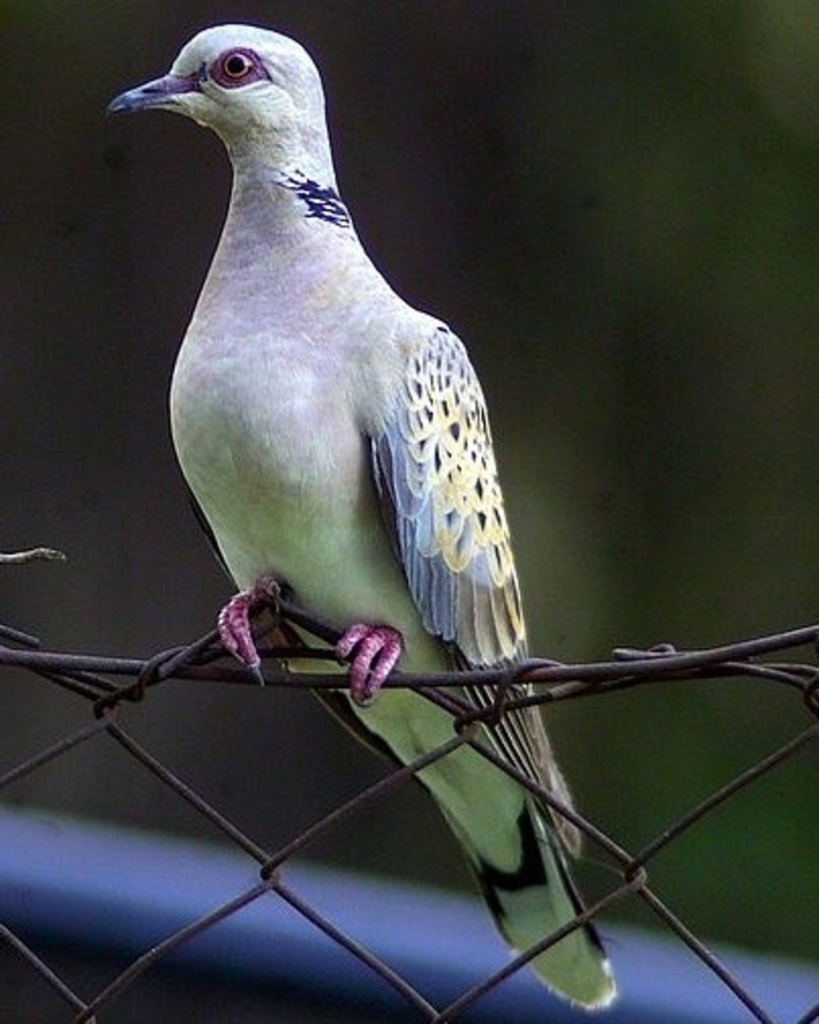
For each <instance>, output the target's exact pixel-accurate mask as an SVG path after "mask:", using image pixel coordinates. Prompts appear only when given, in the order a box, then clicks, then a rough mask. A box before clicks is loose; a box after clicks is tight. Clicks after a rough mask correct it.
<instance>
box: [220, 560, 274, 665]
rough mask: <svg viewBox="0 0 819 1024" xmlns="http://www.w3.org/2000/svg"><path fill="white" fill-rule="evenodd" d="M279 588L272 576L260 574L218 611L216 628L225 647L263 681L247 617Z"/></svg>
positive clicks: (259, 660) (259, 661)
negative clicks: (251, 583) (250, 585)
mask: <svg viewBox="0 0 819 1024" xmlns="http://www.w3.org/2000/svg"><path fill="white" fill-rule="evenodd" d="M277 591H278V584H277V582H276V580H274V579H273V578H272V577H271V576H261V577H259V579H258V580H256V582H255V583H254V585H253V586H252V587H251V588H250V589H249V590H241V591H239V593H238V594H234V595H233V597H232V598H231V599H230V600H229V601H228V603H227V604H226V605H225V606H224V608H222V610H221V611H220V612H219V617H218V618H217V620H216V628H217V629H218V631H219V639H220V640H221V641H222V646H223V647H224V648H225V650H226V651H227V652H228V653H229V654H232V655H233V657H234V658H236V659H237V660H238V661H240V662H241V663H242V664H243V665H244V666H245V668H247V669H249V670H250V671H251V672H252V673H253V674H254V675H255V676H257V677H258V679H259V681H260V682H261V683H264V677H263V676H262V671H261V668H260V666H261V663H262V662H261V658H260V657H259V652H258V651H257V650H256V644H255V642H254V640H253V630H252V629H251V627H250V617H251V615H252V614H253V612H255V611H256V610H257V609H258V608H259V606H260V605H261V604H262V603H263V602H265V601H269V600H270V598H271V597H272V596H273V595H274V594H275V593H276V592H277Z"/></svg>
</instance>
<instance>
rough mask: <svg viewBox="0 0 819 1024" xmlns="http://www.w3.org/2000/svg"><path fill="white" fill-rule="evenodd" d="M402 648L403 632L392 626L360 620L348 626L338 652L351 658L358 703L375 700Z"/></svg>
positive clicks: (345, 658)
mask: <svg viewBox="0 0 819 1024" xmlns="http://www.w3.org/2000/svg"><path fill="white" fill-rule="evenodd" d="M403 649H404V641H403V638H402V636H401V634H400V633H399V632H398V630H396V629H392V627H390V626H374V625H372V624H369V623H363V622H359V623H356V624H355V625H353V626H350V627H349V629H347V630H345V632H344V635H343V636H342V637H341V639H340V640H339V641H338V643H337V644H336V654H337V655H338V657H339V658H341V659H342V660H343V661H350V676H349V679H350V696H351V697H352V698H353V700H354V701H355V703H356V704H357V705H358V706H359V707H367V706H368V705H370V704H372V703H373V701H374V700H375V698H376V697H377V696H378V693H379V691H380V690H381V688H382V686H383V685H384V683H385V681H386V679H387V677H388V676H389V674H390V673H391V672H392V670H393V669H394V668H395V666H396V664H397V662H398V659H399V658H400V657H401V652H402V651H403ZM351 659H352V660H351Z"/></svg>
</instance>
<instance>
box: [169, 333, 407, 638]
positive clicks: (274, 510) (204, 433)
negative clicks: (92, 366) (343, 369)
mask: <svg viewBox="0 0 819 1024" xmlns="http://www.w3.org/2000/svg"><path fill="white" fill-rule="evenodd" d="M245 340H247V339H245ZM217 351H218V354H215V353H214V352H213V351H211V350H210V348H209V345H208V344H207V342H205V343H201V342H200V340H199V339H197V337H196V335H195V334H194V335H193V336H191V335H190V334H189V335H188V337H187V338H186V341H185V343H184V344H183V347H182V349H181V351H180V354H179V358H178V360H177V365H176V368H175V370H174V377H173V383H172V388H171V426H172V432H173V439H174V445H175V448H176V452H177V456H178V458H179V462H180V465H181V467H182V471H183V473H184V475H185V478H186V480H187V482H188V484H189V486H190V488H191V490H192V491H193V494H194V496H195V498H196V500H197V502H198V503H199V505H200V507H201V508H202V511H203V512H204V514H205V517H206V519H207V520H208V523H209V525H210V527H211V529H212V531H213V533H214V536H215V538H216V541H217V544H218V546H219V549H220V552H221V554H222V556H223V558H224V560H225V562H226V564H227V567H228V569H229V570H230V573H231V575H232V576H233V578H234V580H235V581H236V583H237V584H238V586H239V587H242V588H246V587H249V586H252V584H253V583H254V582H255V581H256V579H258V578H259V576H261V575H264V574H273V575H274V576H276V577H277V578H279V579H280V580H282V581H285V582H287V583H289V584H290V585H291V586H292V587H293V588H294V589H295V591H296V594H297V596H298V598H299V600H300V601H301V602H302V603H304V604H305V605H306V606H308V607H310V608H312V609H313V610H314V611H316V612H317V613H319V614H322V615H324V616H325V617H327V618H330V619H335V620H336V621H338V622H339V623H342V624H343V623H347V622H352V621H359V620H363V621H389V622H392V623H395V624H396V626H397V627H398V628H403V629H405V630H409V631H414V630H415V629H417V613H416V611H415V608H414V605H413V604H412V602H411V599H410V598H409V594H408V592H407V589H406V584H405V582H404V580H403V577H402V572H401V569H400V566H399V564H398V561H397V559H396V557H395V555H394V554H393V551H392V548H391V545H390V542H389V539H388V537H387V534H386V531H385V529H384V524H383V521H382V518H381V514H380V509H379V507H378V502H377V497H376V492H375V486H374V483H373V479H372V471H371V461H370V460H371V456H370V451H369V441H368V439H367V438H366V437H365V436H364V434H363V433H362V432H361V430H360V428H359V427H358V425H357V424H356V422H355V421H354V419H353V412H352V410H351V409H350V406H349V402H348V401H345V400H344V398H343V396H342V394H341V393H340V391H339V390H338V387H337V386H336V385H335V384H334V376H333V374H332V373H330V374H328V373H327V372H326V371H327V366H326V364H325V365H324V366H323V367H321V366H319V365H317V363H316V361H315V358H314V357H313V356H312V355H311V353H310V351H309V350H308V349H306V348H305V350H304V351H303V352H302V353H301V358H300V359H284V360H282V359H280V358H278V357H277V355H276V353H275V352H271V346H270V342H269V339H268V343H267V346H266V347H265V346H264V345H259V344H257V345H256V346H255V348H254V346H253V345H252V344H251V345H249V346H247V347H246V348H245V349H244V350H243V349H242V348H241V347H240V346H235V345H227V346H226V345H225V344H224V343H222V344H220V345H219V346H218V350H217Z"/></svg>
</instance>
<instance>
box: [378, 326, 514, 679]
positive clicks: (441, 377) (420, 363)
mask: <svg viewBox="0 0 819 1024" xmlns="http://www.w3.org/2000/svg"><path fill="white" fill-rule="evenodd" d="M373 452H374V459H375V473H376V483H377V485H378V490H379V494H380V496H381V499H382V504H383V506H384V512H385V518H386V521H387V524H388V527H389V529H390V531H391V533H392V536H393V540H394V543H395V546H396V549H397V552H398V555H399V557H400V559H401V563H402V564H403V567H404V572H405V574H406V577H407V582H408V584H409V588H410V591H411V592H412V596H413V598H414V599H415V603H416V605H417V606H418V609H419V611H420V613H421V616H422V618H423V622H424V626H425V627H426V629H427V630H429V632H430V633H432V634H434V635H435V636H439V637H440V638H441V639H442V640H443V641H444V642H445V643H446V644H450V645H454V647H455V648H457V651H458V652H459V653H460V655H461V656H462V658H463V660H464V661H465V662H466V663H467V664H469V665H472V666H488V665H500V664H509V663H512V662H514V661H516V660H518V659H519V658H521V657H523V656H524V655H525V652H526V632H525V627H524V622H523V614H522V611H521V604H520V593H519V590H518V581H517V575H516V573H515V565H514V561H513V559H512V547H511V544H510V540H509V528H508V526H507V523H506V514H505V512H504V508H503V498H502V495H501V490H500V485H499V484H498V475H497V470H496V467H495V456H494V453H493V451H492V439H491V436H490V432H489V423H488V419H487V414H486V404H485V402H484V397H483V393H482V391H481V386H480V384H479V382H478V378H477V376H476V374H475V371H474V370H473V368H472V366H471V364H470V362H469V358H468V356H467V354H466V352H465V350H464V347H463V345H462V344H461V342H460V341H459V340H458V339H457V338H456V337H455V335H454V334H452V333H451V332H450V331H449V330H447V329H446V328H445V327H443V326H440V327H437V328H436V329H434V330H433V331H432V332H431V333H430V334H429V335H428V337H427V339H426V340H425V342H424V343H422V344H420V345H419V346H417V347H416V348H415V350H414V352H413V353H412V355H411V357H410V359H409V362H408V365H407V371H406V374H405V377H404V380H403V382H402V387H401V389H400V393H399V394H398V395H397V397H396V401H395V405H394V407H393V412H392V416H391V417H390V419H389V420H388V422H387V423H386V425H385V427H384V430H383V431H382V433H381V434H380V436H378V437H376V438H375V439H374V440H373Z"/></svg>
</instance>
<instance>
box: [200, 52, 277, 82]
mask: <svg viewBox="0 0 819 1024" xmlns="http://www.w3.org/2000/svg"><path fill="white" fill-rule="evenodd" d="M208 73H209V74H210V77H211V78H212V79H213V81H214V82H215V83H216V84H217V85H220V86H221V87H222V88H223V89H241V88H242V87H243V86H245V85H250V84H251V83H253V82H262V81H264V80H265V79H267V81H270V75H269V74H268V73H267V69H266V68H265V66H264V63H263V61H262V59H261V57H260V56H259V55H258V53H256V51H255V50H249V49H246V48H245V47H243V46H241V47H240V46H237V47H235V48H234V49H232V50H226V51H225V52H224V53H223V54H221V55H220V56H219V57H217V58H216V60H214V62H213V63H212V64H211V66H210V68H209V69H208Z"/></svg>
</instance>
